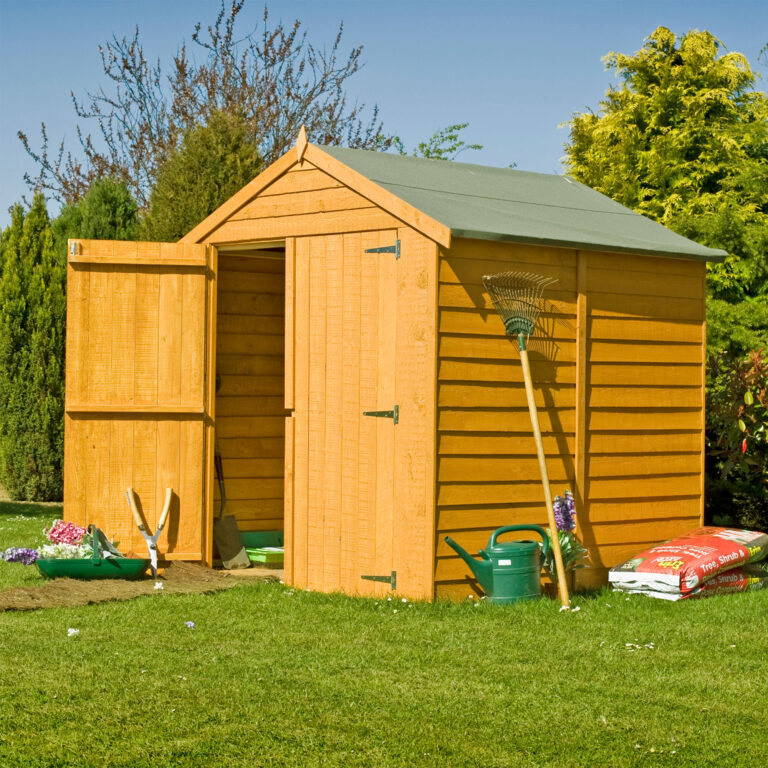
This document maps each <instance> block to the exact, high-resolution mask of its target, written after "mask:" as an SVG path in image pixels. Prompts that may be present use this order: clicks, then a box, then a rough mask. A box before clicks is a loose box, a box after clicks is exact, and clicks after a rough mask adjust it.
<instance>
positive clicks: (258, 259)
mask: <svg viewBox="0 0 768 768" xmlns="http://www.w3.org/2000/svg"><path fill="white" fill-rule="evenodd" d="M216 307H217V309H216V311H217V318H216V319H217V323H216V403H215V414H216V441H217V443H218V447H219V451H220V453H221V458H222V466H223V473H224V480H225V484H226V485H225V492H226V496H227V503H226V514H233V515H234V516H235V518H236V520H237V523H238V525H239V527H240V530H243V531H265V530H282V529H283V483H284V458H285V416H286V415H287V414H288V412H287V411H286V410H285V407H284V405H285V403H284V388H285V348H284V345H285V243H284V242H276V243H266V244H260V245H247V246H238V247H232V248H229V249H228V248H222V249H220V251H219V259H218V294H217V304H216ZM215 494H216V510H217V511H218V509H219V506H218V503H219V499H218V488H216V489H215Z"/></svg>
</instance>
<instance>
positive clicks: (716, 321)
mask: <svg viewBox="0 0 768 768" xmlns="http://www.w3.org/2000/svg"><path fill="white" fill-rule="evenodd" d="M707 346H708V347H709V349H710V352H711V354H719V353H722V352H725V353H726V354H727V355H728V356H729V357H731V358H734V359H736V358H743V357H744V356H745V355H747V354H748V353H749V351H750V350H753V349H760V348H761V347H768V296H757V297H755V298H753V299H745V300H744V301H740V302H738V303H736V304H732V303H731V302H728V301H724V300H723V299H709V300H708V301H707Z"/></svg>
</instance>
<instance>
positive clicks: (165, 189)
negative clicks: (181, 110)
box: [142, 112, 263, 241]
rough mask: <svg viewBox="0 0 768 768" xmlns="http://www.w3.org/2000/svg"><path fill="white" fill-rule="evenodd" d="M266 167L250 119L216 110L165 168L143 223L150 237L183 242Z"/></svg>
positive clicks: (159, 177)
mask: <svg viewBox="0 0 768 768" xmlns="http://www.w3.org/2000/svg"><path fill="white" fill-rule="evenodd" d="M262 166H263V160H262V157H261V155H260V153H259V148H258V146H257V145H256V143H255V142H254V141H253V139H252V132H251V131H250V129H249V126H248V125H247V123H246V121H245V120H244V119H243V118H241V117H238V116H235V115H230V114H227V113H224V112H216V113H214V114H213V115H211V117H210V118H209V120H208V123H207V124H206V125H198V126H196V127H194V128H192V129H191V130H189V131H188V132H187V133H186V134H185V135H184V138H183V140H182V142H181V146H180V148H179V149H178V151H176V152H174V153H173V155H172V156H171V157H170V158H169V160H168V161H167V162H166V163H165V165H164V166H163V167H162V168H161V170H160V172H159V174H158V177H157V182H156V184H155V187H154V189H153V190H152V194H151V196H150V199H149V211H148V212H147V215H146V217H145V218H144V220H143V222H142V231H143V235H144V238H145V239H147V240H164V241H174V240H178V239H179V238H180V237H181V236H182V235H184V234H185V233H186V232H188V231H189V230H190V229H192V228H193V227H194V226H196V225H197V224H199V223H200V222H201V221H202V220H203V219H204V218H206V216H208V215H209V214H211V213H212V212H213V211H215V210H216V208H218V207H219V206H220V205H221V204H222V203H223V202H224V201H225V200H227V199H229V198H230V197H231V196H232V195H234V194H235V192H237V191H238V190H239V189H241V188H242V187H243V186H245V185H246V184H247V183H248V182H249V181H251V179H253V178H254V177H255V176H257V175H258V173H259V172H260V171H261V169H262Z"/></svg>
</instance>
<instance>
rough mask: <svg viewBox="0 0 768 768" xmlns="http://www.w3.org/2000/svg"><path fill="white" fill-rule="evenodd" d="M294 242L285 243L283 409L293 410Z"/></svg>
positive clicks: (292, 239)
mask: <svg viewBox="0 0 768 768" xmlns="http://www.w3.org/2000/svg"><path fill="white" fill-rule="evenodd" d="M295 249H296V241H295V239H294V238H292V237H289V238H288V239H287V240H286V241H285V362H284V363H283V365H284V366H285V367H284V371H285V374H284V375H285V407H286V409H287V410H293V408H295V405H294V398H295V393H294V348H295V341H294V336H295V333H296V320H295V317H296V316H295V295H294V294H295V290H296V289H295V285H296V253H295Z"/></svg>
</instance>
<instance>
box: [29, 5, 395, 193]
mask: <svg viewBox="0 0 768 768" xmlns="http://www.w3.org/2000/svg"><path fill="white" fill-rule="evenodd" d="M244 5H245V0H231V5H230V6H229V7H227V6H226V5H225V0H222V1H221V8H220V10H219V13H218V16H217V18H216V20H215V22H214V23H213V24H212V25H210V26H208V27H206V28H205V31H203V29H202V27H201V25H200V24H199V23H198V24H197V25H195V29H194V33H193V34H192V42H193V44H194V46H195V47H194V48H193V50H195V51H198V52H200V53H201V54H202V55H201V56H200V60H199V61H198V60H197V59H196V58H195V56H194V55H192V54H190V52H189V51H188V50H187V47H186V45H183V46H182V47H181V49H180V50H179V52H178V53H177V54H176V55H175V56H174V57H173V59H172V62H171V67H170V73H169V74H165V71H164V69H163V67H162V65H161V63H160V61H158V62H157V63H155V64H151V63H150V62H148V61H147V58H146V56H145V54H144V49H143V46H142V44H141V40H140V35H139V29H138V27H137V28H136V30H135V32H134V34H133V36H132V37H122V38H118V37H116V36H113V38H112V40H111V41H109V42H107V43H106V44H105V45H104V46H100V47H99V53H100V55H101V61H102V66H103V69H104V74H105V75H106V77H107V79H108V80H109V81H110V82H109V83H108V85H107V86H106V87H102V88H99V90H98V91H95V92H93V93H91V92H89V93H87V95H86V98H85V99H84V100H82V101H81V100H79V99H78V98H77V97H76V96H75V94H74V93H72V102H73V104H74V107H75V111H76V113H77V117H78V118H79V119H80V122H79V124H78V126H77V137H78V141H79V151H78V152H76V153H74V154H73V152H72V151H68V150H66V149H65V147H64V142H62V143H61V144H60V145H59V147H58V150H57V151H51V148H50V145H49V140H48V133H47V131H46V127H45V124H44V123H43V125H42V126H41V146H40V149H39V150H33V149H32V147H31V145H30V142H29V140H28V138H27V136H26V135H25V134H24V133H22V132H21V131H19V134H18V136H19V139H20V140H21V142H22V144H23V145H24V148H25V149H26V151H27V153H28V154H29V155H30V157H32V158H33V160H35V162H36V163H37V165H38V168H39V173H38V175H37V176H36V177H32V176H30V175H29V174H27V175H26V176H25V180H26V182H27V184H28V185H29V187H30V188H31V189H34V190H42V191H44V192H45V193H47V194H48V195H50V196H51V197H53V198H54V199H56V200H58V201H59V202H62V203H72V202H76V201H77V200H79V199H80V198H81V197H82V196H83V195H84V194H85V193H86V191H87V190H88V188H89V187H90V185H91V183H92V182H93V181H94V180H95V179H97V178H102V177H105V176H109V177H111V178H112V179H114V180H116V181H122V182H124V183H125V184H126V185H127V186H128V188H129V189H130V191H131V193H132V194H133V195H134V196H135V198H136V200H137V201H138V203H139V205H140V207H141V208H146V206H147V202H148V200H149V195H150V193H151V190H152V188H153V186H154V182H155V179H156V178H157V174H158V171H159V169H160V168H161V167H162V165H163V163H164V162H165V161H166V160H167V159H168V158H169V157H170V156H171V154H172V153H173V151H174V150H175V149H176V148H177V147H178V144H179V142H180V140H181V137H182V136H183V135H184V133H185V132H186V131H187V130H188V129H190V128H192V127H193V126H195V125H201V124H203V125H204V124H206V123H207V121H208V118H209V116H210V115H211V114H212V113H214V112H224V113H229V114H232V115H236V116H239V117H241V118H243V119H244V120H246V121H247V124H248V125H249V126H250V130H251V131H252V139H253V141H254V143H255V144H256V145H257V146H258V149H259V153H260V154H261V156H262V157H263V158H264V160H265V161H266V162H267V163H270V162H272V161H273V160H275V159H276V158H277V157H279V156H280V155H281V154H282V153H283V152H285V150H286V149H288V147H290V146H291V145H292V144H293V142H294V140H295V137H296V134H297V132H298V129H299V127H300V126H301V124H302V123H303V124H305V125H306V128H307V133H308V135H309V138H310V140H311V141H313V142H315V143H319V144H332V145H346V146H350V147H357V148H363V149H373V148H376V149H386V148H388V147H389V146H390V145H391V142H392V138H391V137H389V136H387V135H385V134H384V133H383V130H382V123H381V121H380V120H379V114H378V108H377V107H375V106H374V107H373V109H372V110H371V111H370V115H369V116H368V117H367V118H366V115H367V110H366V108H365V105H364V104H358V103H354V104H349V103H348V101H347V97H346V95H345V84H346V81H347V79H348V78H349V77H351V76H352V75H354V74H355V73H356V72H357V71H358V70H359V69H360V68H361V66H362V61H361V58H360V56H361V53H362V47H361V46H360V47H357V48H353V49H352V50H351V51H350V52H349V53H348V54H347V55H346V58H344V57H343V55H342V52H341V39H342V32H343V24H340V25H339V29H338V33H337V35H336V37H335V39H334V42H333V45H332V46H331V47H330V50H326V49H318V48H316V47H315V46H313V45H312V44H311V43H309V41H308V40H307V32H306V31H305V30H304V29H303V28H302V25H301V22H300V21H298V20H297V21H295V22H294V23H293V24H292V25H291V26H285V25H283V24H282V23H279V24H277V25H276V26H274V28H270V23H269V14H268V11H267V9H266V8H265V9H264V13H263V16H262V18H261V24H260V25H259V27H260V29H259V30H258V31H256V30H254V31H252V32H249V33H247V34H245V36H243V37H241V38H237V37H236V34H235V32H236V30H235V27H236V26H237V22H238V17H240V15H241V12H242V10H243V6H244ZM85 125H88V126H90V127H92V128H93V131H92V132H89V131H88V129H87V128H86V127H84V126H85Z"/></svg>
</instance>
